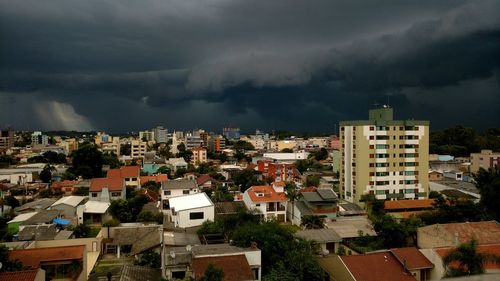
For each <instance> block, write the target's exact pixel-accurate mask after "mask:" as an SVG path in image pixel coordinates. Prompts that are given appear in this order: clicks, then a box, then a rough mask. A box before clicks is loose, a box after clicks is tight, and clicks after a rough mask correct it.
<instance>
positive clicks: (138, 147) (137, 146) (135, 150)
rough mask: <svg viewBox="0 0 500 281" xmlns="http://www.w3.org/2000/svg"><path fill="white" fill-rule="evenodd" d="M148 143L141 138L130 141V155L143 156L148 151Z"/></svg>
mask: <svg viewBox="0 0 500 281" xmlns="http://www.w3.org/2000/svg"><path fill="white" fill-rule="evenodd" d="M147 146H148V145H147V143H146V142H143V141H140V140H133V141H131V142H130V156H131V157H132V158H142V157H144V154H145V153H146V148H147Z"/></svg>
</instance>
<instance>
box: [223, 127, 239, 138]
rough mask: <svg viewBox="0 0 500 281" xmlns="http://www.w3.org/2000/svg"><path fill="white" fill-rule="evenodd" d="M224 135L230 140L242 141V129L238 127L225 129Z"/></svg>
mask: <svg viewBox="0 0 500 281" xmlns="http://www.w3.org/2000/svg"><path fill="white" fill-rule="evenodd" d="M222 135H224V137H226V139H228V140H239V139H240V128H238V127H224V128H222Z"/></svg>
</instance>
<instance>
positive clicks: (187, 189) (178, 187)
mask: <svg viewBox="0 0 500 281" xmlns="http://www.w3.org/2000/svg"><path fill="white" fill-rule="evenodd" d="M198 192H200V190H199V188H198V186H197V184H196V181H194V180H190V179H179V180H171V181H166V182H163V183H162V186H161V202H162V209H163V210H168V209H170V203H169V199H170V198H173V197H178V196H183V195H189V194H196V193H198Z"/></svg>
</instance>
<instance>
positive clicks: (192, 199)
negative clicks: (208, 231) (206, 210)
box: [169, 192, 214, 212]
mask: <svg viewBox="0 0 500 281" xmlns="http://www.w3.org/2000/svg"><path fill="white" fill-rule="evenodd" d="M169 203H170V208H173V209H175V211H177V212H178V211H183V210H189V209H195V208H203V207H208V206H213V205H214V203H212V200H210V198H208V196H207V194H206V193H205V192H201V193H196V194H190V195H184V196H177V197H173V198H170V199H169Z"/></svg>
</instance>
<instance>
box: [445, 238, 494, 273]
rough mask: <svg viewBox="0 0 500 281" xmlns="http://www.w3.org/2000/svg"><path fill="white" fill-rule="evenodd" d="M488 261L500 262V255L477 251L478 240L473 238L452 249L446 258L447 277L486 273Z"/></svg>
mask: <svg viewBox="0 0 500 281" xmlns="http://www.w3.org/2000/svg"><path fill="white" fill-rule="evenodd" d="M488 261H491V262H495V263H500V256H496V255H491V254H483V253H479V252H478V251H477V241H476V240H471V241H469V242H467V243H464V244H461V245H459V246H458V247H457V248H456V249H454V250H452V251H450V252H449V253H448V254H447V255H446V256H445V257H444V258H443V264H444V267H445V269H446V273H445V276H446V277H455V276H464V275H476V274H482V273H484V264H485V263H486V262H488Z"/></svg>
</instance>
